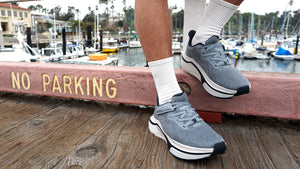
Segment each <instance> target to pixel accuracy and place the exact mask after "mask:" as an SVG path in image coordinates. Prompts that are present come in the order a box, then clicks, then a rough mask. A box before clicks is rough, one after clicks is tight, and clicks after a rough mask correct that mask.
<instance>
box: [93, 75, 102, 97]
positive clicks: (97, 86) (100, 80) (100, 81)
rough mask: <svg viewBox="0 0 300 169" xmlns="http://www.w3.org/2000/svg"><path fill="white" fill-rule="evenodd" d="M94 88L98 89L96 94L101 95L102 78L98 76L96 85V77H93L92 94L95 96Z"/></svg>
mask: <svg viewBox="0 0 300 169" xmlns="http://www.w3.org/2000/svg"><path fill="white" fill-rule="evenodd" d="M96 89H97V91H98V95H99V96H100V97H102V79H101V78H99V85H98V83H97V79H96V78H95V77H93V96H96Z"/></svg>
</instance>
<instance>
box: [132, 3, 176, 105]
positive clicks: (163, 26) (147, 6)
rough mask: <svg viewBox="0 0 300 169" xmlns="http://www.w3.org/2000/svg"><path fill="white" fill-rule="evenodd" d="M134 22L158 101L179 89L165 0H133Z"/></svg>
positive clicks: (170, 97) (171, 95) (168, 97)
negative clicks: (134, 0)
mask: <svg viewBox="0 0 300 169" xmlns="http://www.w3.org/2000/svg"><path fill="white" fill-rule="evenodd" d="M135 23H136V28H137V31H138V34H139V38H140V41H141V44H142V47H143V50H144V54H145V56H146V58H147V61H148V65H149V68H150V70H151V73H152V76H153V79H154V81H155V86H156V90H157V95H158V103H159V104H160V105H162V104H164V103H167V102H170V101H171V99H172V97H173V96H174V95H175V94H178V93H181V92H182V91H181V89H180V87H179V85H178V82H177V79H176V76H175V71H174V67H173V58H172V57H171V56H172V27H171V18H170V12H169V8H168V1H167V0H136V2H135Z"/></svg>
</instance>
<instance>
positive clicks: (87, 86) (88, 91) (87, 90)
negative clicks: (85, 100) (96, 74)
mask: <svg viewBox="0 0 300 169" xmlns="http://www.w3.org/2000/svg"><path fill="white" fill-rule="evenodd" d="M86 94H87V95H88V96H89V95H90V78H89V77H86Z"/></svg>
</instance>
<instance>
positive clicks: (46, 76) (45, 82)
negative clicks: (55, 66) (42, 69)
mask: <svg viewBox="0 0 300 169" xmlns="http://www.w3.org/2000/svg"><path fill="white" fill-rule="evenodd" d="M46 78H47V79H48V80H47V81H46ZM49 84H50V76H49V75H48V74H46V73H44V74H43V89H44V92H46V85H49Z"/></svg>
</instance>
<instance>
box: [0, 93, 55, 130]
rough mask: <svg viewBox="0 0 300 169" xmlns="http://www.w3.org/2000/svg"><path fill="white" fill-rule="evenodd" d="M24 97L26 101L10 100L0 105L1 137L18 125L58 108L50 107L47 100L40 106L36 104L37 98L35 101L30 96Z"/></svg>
mask: <svg viewBox="0 0 300 169" xmlns="http://www.w3.org/2000/svg"><path fill="white" fill-rule="evenodd" d="M22 97H25V99H24V98H23V99H22V100H19V99H15V100H8V101H6V102H5V103H0V104H1V105H0V106H1V111H0V136H1V135H3V134H4V133H6V132H8V131H10V130H11V129H13V128H16V127H17V126H18V125H21V124H23V123H26V122H28V121H30V120H32V119H34V118H36V117H37V116H40V115H41V114H44V113H45V112H47V111H49V110H51V109H53V108H54V106H57V105H49V106H48V104H47V101H46V100H45V101H44V102H42V103H40V104H35V102H34V101H36V98H35V99H33V98H32V97H28V96H27V97H26V96H22ZM33 100H34V101H33ZM11 110H13V111H11Z"/></svg>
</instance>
